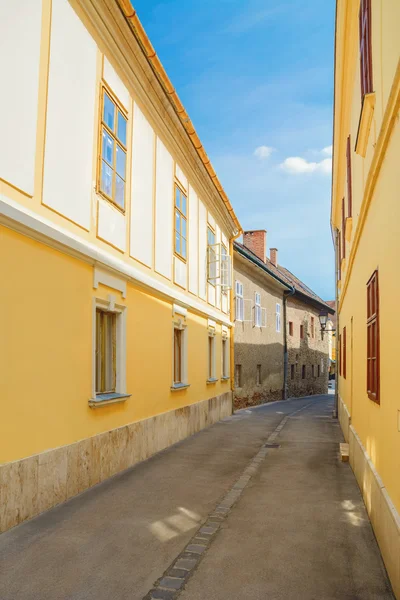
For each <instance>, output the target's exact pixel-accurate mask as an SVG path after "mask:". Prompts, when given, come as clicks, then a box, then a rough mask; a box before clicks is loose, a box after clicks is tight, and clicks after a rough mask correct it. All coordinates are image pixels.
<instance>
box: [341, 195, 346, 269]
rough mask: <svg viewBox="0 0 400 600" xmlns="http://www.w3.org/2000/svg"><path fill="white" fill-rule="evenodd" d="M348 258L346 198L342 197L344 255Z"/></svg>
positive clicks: (343, 256)
mask: <svg viewBox="0 0 400 600" xmlns="http://www.w3.org/2000/svg"><path fill="white" fill-rule="evenodd" d="M341 258H346V210H345V204H344V198H342V256H341Z"/></svg>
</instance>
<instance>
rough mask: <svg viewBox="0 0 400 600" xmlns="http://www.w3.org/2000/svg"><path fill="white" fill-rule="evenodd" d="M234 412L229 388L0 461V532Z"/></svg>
mask: <svg viewBox="0 0 400 600" xmlns="http://www.w3.org/2000/svg"><path fill="white" fill-rule="evenodd" d="M231 414H232V392H226V393H224V394H221V395H220V396H217V397H215V398H210V399H209V400H204V401H202V402H198V403H197V404H191V405H189V406H185V407H183V408H178V409H176V410H173V411H170V412H167V413H163V414H161V415H157V416H154V417H151V418H149V419H145V420H143V421H138V422H136V423H131V424H129V425H124V426H123V427H119V428H117V429H113V430H111V431H107V432H106V433H101V434H99V435H96V436H94V437H91V438H87V439H84V440H80V441H79V442H75V443H74V444H70V445H68V446H62V447H60V448H55V449H53V450H48V451H46V452H42V453H40V454H36V455H34V456H30V457H28V458H24V459H22V460H18V461H14V462H10V463H5V464H2V465H0V532H3V531H6V530H7V529H10V528H11V527H14V526H15V525H18V524H19V523H21V522H22V521H25V520H26V519H30V518H31V517H34V516H36V515H38V514H40V513H42V512H44V511H45V510H48V509H49V508H52V507H53V506H56V505H57V504H60V503H61V502H64V501H65V500H67V499H68V498H71V497H72V496H76V495H77V494H79V493H80V492H83V491H84V490H86V489H88V488H90V487H91V486H93V485H96V484H97V483H100V482H101V481H104V480H105V479H108V478H109V477H111V476H112V475H115V474H116V473H119V472H120V471H124V470H125V469H128V468H129V467H131V466H133V465H135V464H136V463H138V462H140V461H142V460H145V459H146V458H149V457H150V456H152V455H153V454H155V453H156V452H159V451H160V450H163V449H164V448H167V447H168V446H170V445H172V444H175V443H176V442H179V441H180V440H183V439H184V438H186V437H188V436H190V435H192V434H194V433H196V432H197V431H200V430H201V429H204V428H205V427H208V426H209V425H212V424H213V423H216V422H217V421H219V420H220V419H223V418H224V417H227V416H229V415H231Z"/></svg>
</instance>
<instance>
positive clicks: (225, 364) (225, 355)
mask: <svg viewBox="0 0 400 600" xmlns="http://www.w3.org/2000/svg"><path fill="white" fill-rule="evenodd" d="M222 377H223V378H224V379H226V378H227V377H229V341H228V338H225V337H223V338H222Z"/></svg>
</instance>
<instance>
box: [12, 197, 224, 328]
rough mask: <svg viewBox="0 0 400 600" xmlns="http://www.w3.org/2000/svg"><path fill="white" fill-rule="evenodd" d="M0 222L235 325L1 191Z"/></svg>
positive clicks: (186, 305)
mask: <svg viewBox="0 0 400 600" xmlns="http://www.w3.org/2000/svg"><path fill="white" fill-rule="evenodd" d="M0 224H2V225H5V226H6V227H9V228H10V229H13V230H14V231H18V232H19V233H22V234H24V235H27V236H29V237H31V238H33V239H35V240H37V241H39V242H42V243H44V244H47V245H48V246H50V247H51V248H55V249H57V250H59V251H60V252H64V253H65V254H68V255H70V256H74V257H75V258H79V259H80V260H84V261H85V262H87V263H89V264H91V265H95V264H97V263H98V264H100V265H102V266H104V267H107V268H108V269H111V270H112V271H115V273H116V275H117V276H121V275H122V276H125V277H126V278H127V279H128V280H131V281H133V282H134V283H135V284H138V285H140V286H143V287H145V288H146V289H150V290H155V291H156V292H158V293H159V294H161V295H162V296H164V297H166V298H168V299H170V300H177V301H178V302H179V303H180V304H182V305H183V306H185V307H187V308H189V309H193V310H195V311H196V312H198V313H199V314H201V315H204V316H206V317H212V318H213V319H215V320H216V321H217V322H219V323H224V324H225V325H227V326H228V327H232V322H231V320H230V319H229V318H228V317H227V316H225V315H224V314H223V313H219V312H218V311H217V310H215V309H213V308H212V307H210V306H207V305H205V304H203V303H202V302H201V301H198V300H196V299H195V298H193V297H190V296H189V295H188V294H186V293H183V292H180V291H179V290H177V289H175V288H172V287H171V286H169V285H167V284H165V283H163V282H162V281H159V280H158V279H156V278H155V277H153V276H152V275H150V274H149V273H145V272H143V271H141V270H140V269H138V268H137V267H136V266H135V265H133V264H128V263H126V262H124V261H123V260H121V259H119V258H116V257H115V256H113V255H112V254H109V253H108V252H106V251H105V250H103V249H102V248H100V247H99V246H97V245H95V244H92V243H91V242H88V241H87V240H85V239H83V238H81V237H79V236H77V235H76V234H74V233H72V232H71V231H68V230H67V229H64V228H63V227H60V226H59V225H56V224H55V223H52V222H51V221H49V220H48V219H46V218H45V217H42V216H41V215H38V214H37V213H34V212H33V211H31V210H29V209H28V208H26V207H24V206H22V205H21V204H18V203H17V202H15V201H14V200H11V198H7V197H6V196H4V194H0Z"/></svg>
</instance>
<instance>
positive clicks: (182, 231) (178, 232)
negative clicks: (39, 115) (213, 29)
mask: <svg viewBox="0 0 400 600" xmlns="http://www.w3.org/2000/svg"><path fill="white" fill-rule="evenodd" d="M175 253H176V254H178V255H179V256H180V257H181V258H183V259H184V260H186V255H187V198H186V195H185V194H184V193H183V191H182V190H181V188H180V187H178V186H177V185H176V184H175Z"/></svg>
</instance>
